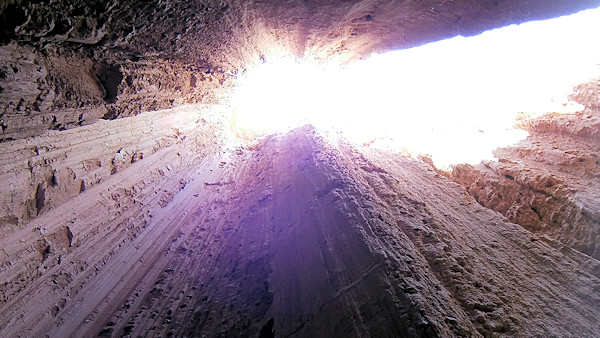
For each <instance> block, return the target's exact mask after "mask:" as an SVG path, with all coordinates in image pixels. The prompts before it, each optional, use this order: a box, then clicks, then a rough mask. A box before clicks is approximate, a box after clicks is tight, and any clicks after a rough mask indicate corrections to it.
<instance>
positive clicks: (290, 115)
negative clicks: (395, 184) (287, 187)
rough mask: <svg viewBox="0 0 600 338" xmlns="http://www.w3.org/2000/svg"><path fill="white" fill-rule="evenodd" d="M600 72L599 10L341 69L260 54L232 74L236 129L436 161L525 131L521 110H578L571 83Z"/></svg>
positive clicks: (506, 141) (482, 150)
mask: <svg viewBox="0 0 600 338" xmlns="http://www.w3.org/2000/svg"><path fill="white" fill-rule="evenodd" d="M597 76H600V9H594V10H588V11H584V12H580V13H578V14H574V15H571V16H566V17H561V18H557V19H552V20H546V21H536V22H529V23H525V24H522V25H518V26H517V25H513V26H509V27H504V28H500V29H496V30H493V31H488V32H484V33H483V34H481V35H479V36H475V37H469V38H464V37H456V38H452V39H448V40H444V41H439V42H435V43H431V44H428V45H425V46H421V47H417V48H413V49H408V50H400V51H394V52H389V53H385V54H379V55H373V56H371V57H369V58H367V59H365V60H361V61H357V62H354V63H352V64H350V65H347V66H344V67H341V66H339V65H336V64H333V63H331V64H321V63H318V62H316V61H314V60H309V59H303V60H298V59H296V58H294V57H291V56H281V55H277V56H267V60H266V62H262V63H259V64H256V65H254V66H252V67H249V68H248V69H247V70H246V72H244V73H243V74H240V75H239V76H238V85H237V87H236V89H235V91H234V94H233V97H232V99H231V101H230V104H231V105H232V109H233V111H234V116H235V123H236V128H239V130H241V131H242V132H243V133H246V134H254V135H265V134H269V133H273V132H284V131H286V130H289V129H292V128H295V127H297V126H299V125H302V124H305V123H311V124H313V125H315V126H316V127H317V128H321V129H325V130H335V131H338V132H341V133H342V135H343V136H344V137H345V138H347V139H348V140H350V141H353V142H358V143H364V142H370V141H375V142H374V143H373V146H377V147H384V148H388V149H401V148H405V149H407V150H408V151H409V152H411V154H413V155H417V154H428V155H431V156H432V158H433V161H434V162H435V164H436V165H437V166H439V167H443V168H445V167H447V166H449V165H450V164H456V163H473V164H474V163H478V162H479V161H481V160H482V159H492V158H493V156H492V153H491V151H492V150H493V149H495V148H497V147H501V146H506V145H510V144H513V143H515V142H517V141H518V140H520V139H523V138H525V137H526V136H527V133H526V132H525V131H522V130H516V129H514V128H513V126H514V124H515V117H516V116H517V114H518V113H519V112H524V113H527V114H533V115H539V114H543V113H547V112H560V113H568V112H574V111H577V110H580V109H582V107H580V106H579V105H575V104H574V103H572V102H571V103H570V102H568V99H567V95H568V94H570V93H571V92H572V89H573V87H574V86H575V85H577V84H580V83H583V82H585V81H587V80H590V79H592V78H594V77H597Z"/></svg>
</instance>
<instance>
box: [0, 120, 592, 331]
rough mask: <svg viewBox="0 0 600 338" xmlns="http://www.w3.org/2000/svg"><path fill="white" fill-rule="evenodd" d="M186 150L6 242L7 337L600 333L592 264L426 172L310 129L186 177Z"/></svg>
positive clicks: (218, 156)
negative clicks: (181, 155) (161, 171)
mask: <svg viewBox="0 0 600 338" xmlns="http://www.w3.org/2000/svg"><path fill="white" fill-rule="evenodd" d="M127 120H128V119H123V120H119V122H118V123H122V122H121V121H123V122H125V121H127ZM114 123H117V121H114ZM209 130H211V129H210V128H209ZM213 130H214V129H213ZM201 135H205V134H204V133H202V134H201ZM201 135H199V134H196V136H195V137H194V138H193V139H192V137H187V138H186V139H185V140H184V141H183V143H182V145H181V146H185V145H187V146H189V144H186V142H197V140H198V139H201V140H202V139H205V137H206V136H201ZM179 147H180V145H178V144H174V145H171V146H168V147H167V148H165V149H164V151H162V152H161V151H160V150H159V151H157V152H156V153H155V154H154V155H149V156H147V157H146V156H144V159H143V160H141V161H139V162H136V163H134V164H131V165H130V166H128V167H127V168H124V169H122V170H119V171H117V172H116V173H115V174H114V175H112V176H110V177H109V178H108V179H107V180H106V181H105V182H104V183H103V184H102V185H96V186H94V187H92V188H90V189H86V190H85V191H84V192H82V193H81V194H79V195H78V196H76V197H74V198H72V199H71V200H70V201H69V202H68V203H64V204H62V205H61V206H60V207H56V208H53V209H51V210H48V211H46V212H44V213H43V214H42V215H41V216H39V217H37V218H35V219H34V220H33V221H31V222H30V223H29V224H27V225H26V226H25V227H24V228H23V229H22V230H17V231H14V232H13V233H12V234H10V235H8V236H4V237H3V238H2V247H3V248H5V249H4V256H3V257H4V258H3V259H2V262H3V263H2V269H3V270H2V278H3V279H4V281H5V282H4V284H3V285H4V287H5V290H4V291H3V295H5V297H4V300H3V301H2V305H1V307H0V314H1V315H0V318H2V321H1V322H0V335H2V336H39V335H43V334H49V335H50V336H57V337H58V336H69V335H73V336H95V335H101V336H123V335H124V336H138V335H142V336H147V335H157V336H167V335H175V336H256V335H266V336H268V335H269V334H274V335H275V336H323V337H325V336H332V335H340V336H501V335H515V334H518V335H523V336H557V335H565V334H566V335H572V336H593V335H595V334H596V333H597V332H599V330H600V323H599V322H598V321H597V319H596V318H597V317H598V315H599V314H600V288H599V287H598V285H600V265H599V263H598V261H597V260H595V259H593V258H590V257H589V256H586V255H584V254H582V253H579V252H578V251H575V250H570V249H568V248H565V247H563V246H562V245H560V244H558V243H557V242H554V241H552V240H550V239H542V238H540V237H538V236H537V235H534V234H532V233H530V232H529V231H527V230H525V229H523V228H522V227H521V226H519V225H516V224H513V223H510V222H508V220H507V219H506V218H504V217H502V216H501V215H499V214H498V213H496V212H493V211H491V210H489V209H486V208H484V207H482V206H481V205H479V204H478V203H476V202H475V201H474V200H473V199H472V198H471V197H470V196H469V195H467V194H466V192H465V191H464V190H463V189H462V188H461V187H460V186H459V185H457V184H455V183H453V182H451V181H450V180H448V179H447V178H445V177H443V176H441V175H439V174H437V173H436V172H435V171H433V170H432V169H431V168H430V167H429V166H428V165H427V164H425V163H423V162H421V161H419V160H415V159H411V158H408V157H403V156H400V155H393V154H389V153H385V152H376V151H372V150H368V149H361V150H359V149H356V148H354V147H352V146H349V145H347V144H345V143H343V142H338V141H328V140H327V139H326V138H323V137H322V136H320V135H318V134H317V133H316V132H315V131H314V130H313V129H312V128H310V127H305V128H300V129H297V130H295V131H293V132H290V133H289V134H286V135H281V136H273V137H269V138H267V139H265V140H264V141H261V142H260V143H258V144H257V145H255V146H252V147H242V148H238V149H237V150H235V151H228V152H220V151H214V152H207V151H204V152H203V153H202V154H194V155H189V156H192V157H189V158H187V159H188V161H180V160H177V159H178V157H179V155H176V154H175V153H174V152H175V151H176V150H177V149H179ZM202 149H204V148H202ZM152 161H159V162H158V163H162V165H158V163H157V164H152ZM173 166H175V167H176V168H177V170H173V169H175V167H173ZM158 168H164V169H163V174H164V175H160V169H158ZM167 168H172V169H167ZM157 174H158V175H157ZM40 243H41V244H40ZM44 246H45V247H44ZM35 257H38V258H37V259H36V258H35ZM24 262H29V266H28V267H27V268H26V267H25V266H24V264H23V263H24ZM16 281H20V282H18V283H17V282H16Z"/></svg>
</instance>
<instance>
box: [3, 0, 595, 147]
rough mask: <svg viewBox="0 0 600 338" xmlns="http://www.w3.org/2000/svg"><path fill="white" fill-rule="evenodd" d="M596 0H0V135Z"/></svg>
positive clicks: (142, 106) (160, 105) (59, 125)
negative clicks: (255, 69)
mask: <svg viewBox="0 0 600 338" xmlns="http://www.w3.org/2000/svg"><path fill="white" fill-rule="evenodd" d="M599 5H600V1H598V0H577V1H565V0H551V1H548V0H545V1H541V0H536V1H534V0H528V1H473V0H455V1H440V0H427V1H414V0H407V1H375V0H364V1H358V0H352V1H347V0H331V1H293V0H291V1H276V2H273V1H270V2H269V1H262V2H261V1H247V0H228V1H222V0H210V1H201V2H198V1H165V0H152V1H139V0H138V1H120V0H102V1H94V2H89V1H83V0H76V1H72V0H68V1H67V0H56V1H51V2H43V1H21V0H7V1H3V2H2V3H0V127H1V130H0V142H3V141H10V140H17V139H22V138H26V137H31V136H37V135H41V134H42V133H44V132H45V131H47V130H65V129H70V128H75V127H78V126H83V125H88V124H91V123H94V122H95V121H97V120H98V119H106V120H111V119H115V118H119V117H127V116H131V115H136V114H139V113H140V112H142V111H153V110H158V109H164V108H170V107H174V106H177V105H180V104H186V103H215V102H217V101H218V100H219V98H221V97H222V96H223V95H224V93H226V92H227V89H228V88H229V87H230V86H231V84H232V79H233V75H235V74H236V73H238V72H240V71H243V70H244V69H245V68H246V67H247V66H248V65H249V64H252V63H256V62H259V61H260V60H265V59H269V58H270V57H271V56H272V55H273V54H274V53H275V54H277V53H282V52H283V53H286V54H295V55H297V56H298V57H307V58H318V59H325V58H335V59H336V60H338V61H340V62H347V61H349V60H353V59H356V58H361V57H365V56H368V55H369V54H371V53H373V52H383V51H389V50H393V49H400V48H408V47H412V46H416V45H420V44H423V43H427V42H431V41H435V40H439V39H444V38H448V37H452V36H456V35H473V34H478V33H480V32H482V31H484V30H486V29H491V28H495V27H500V26H505V25H508V24H513V23H521V22H525V21H528V20H536V19H544V18H550V17H555V16H558V15H564V14H569V13H574V12H577V11H579V10H583V9H587V8H592V7H596V6H599Z"/></svg>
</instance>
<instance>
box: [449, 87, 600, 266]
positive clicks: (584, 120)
mask: <svg viewBox="0 0 600 338" xmlns="http://www.w3.org/2000/svg"><path fill="white" fill-rule="evenodd" d="M597 82H598V81H597V80H595V81H592V82H590V83H587V84H584V85H581V86H578V87H577V90H576V93H575V94H574V95H573V97H574V98H575V99H577V100H579V101H580V102H581V103H582V104H585V106H586V109H585V110H583V111H581V112H578V113H576V114H569V115H559V114H548V115H545V116H542V117H540V118H536V119H532V120H528V121H526V122H524V123H523V126H522V127H523V128H525V129H527V130H528V131H529V132H530V136H529V137H528V138H527V139H526V140H523V141H521V142H519V143H518V144H516V145H514V146H510V147H507V148H502V149H497V150H496V151H495V155H496V156H497V157H498V158H499V161H489V162H484V163H482V164H480V165H477V166H471V165H458V166H456V167H455V168H454V170H453V173H452V176H453V179H454V180H455V181H456V182H458V183H460V184H462V185H464V186H465V188H466V189H467V191H468V192H469V193H470V194H471V195H472V196H473V197H475V199H476V200H477V201H478V202H479V203H481V204H482V205H484V206H486V207H488V208H491V209H493V210H496V211H498V212H500V213H502V214H503V215H505V216H506V217H508V218H509V219H510V220H511V221H512V222H515V223H518V224H520V225H522V226H524V227H525V228H526V229H528V230H530V231H532V232H534V233H538V234H543V235H546V236H549V237H550V238H554V239H557V240H559V241H560V242H562V243H564V244H566V245H568V246H570V247H572V248H575V249H577V250H579V251H581V252H583V253H586V254H588V255H590V256H592V257H595V258H596V259H600V110H599V109H598V105H597V101H598V97H599V96H598V90H597V89H598V88H597V86H598V85H597Z"/></svg>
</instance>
